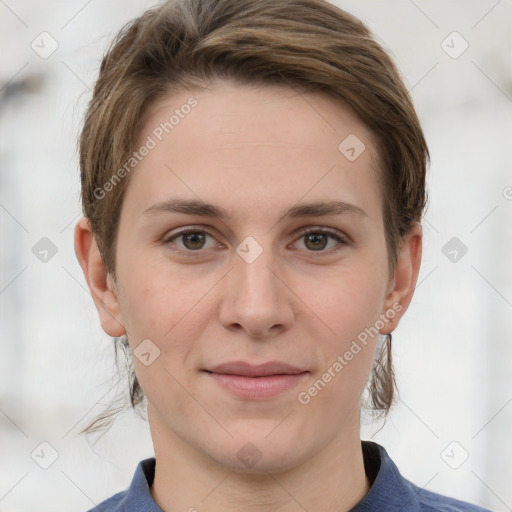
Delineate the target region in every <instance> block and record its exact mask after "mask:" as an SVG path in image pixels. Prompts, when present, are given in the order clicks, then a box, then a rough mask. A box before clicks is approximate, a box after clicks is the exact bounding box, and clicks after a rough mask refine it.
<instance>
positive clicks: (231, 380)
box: [207, 372, 309, 400]
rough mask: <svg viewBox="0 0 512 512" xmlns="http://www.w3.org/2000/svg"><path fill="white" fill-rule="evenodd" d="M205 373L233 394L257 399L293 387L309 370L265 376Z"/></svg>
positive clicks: (274, 394) (271, 395)
mask: <svg viewBox="0 0 512 512" xmlns="http://www.w3.org/2000/svg"><path fill="white" fill-rule="evenodd" d="M207 373H208V375H209V376H210V377H211V378H212V379H214V380H215V381H216V382H218V383H219V384H220V385H221V386H222V387H223V388H224V389H226V390H227V391H230V392H231V393H233V394H234V395H237V396H239V397H242V398H249V399H251V400H258V399H265V398H272V397H274V396H276V395H278V394H280V393H283V392H284V391H287V390H289V389H291V388H293V387H295V386H296V385H297V384H298V383H299V382H300V381H301V380H302V379H303V378H304V377H305V376H306V375H308V373H309V372H302V373H297V374H295V375H267V376H265V377H246V376H243V375H228V374H225V373H210V372H207Z"/></svg>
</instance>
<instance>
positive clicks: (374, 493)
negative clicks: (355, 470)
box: [353, 441, 491, 512]
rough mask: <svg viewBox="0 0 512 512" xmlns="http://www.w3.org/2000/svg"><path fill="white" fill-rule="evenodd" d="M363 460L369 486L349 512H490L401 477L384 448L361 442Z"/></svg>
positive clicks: (375, 444)
mask: <svg viewBox="0 0 512 512" xmlns="http://www.w3.org/2000/svg"><path fill="white" fill-rule="evenodd" d="M362 449H363V459H364V464H365V471H366V474H367V476H368V478H369V480H370V482H371V487H370V490H369V492H368V494H367V495H366V496H365V498H364V499H363V500H362V501H361V502H360V503H359V504H358V506H356V508H355V509H353V512H370V511H374V510H378V511H379V512H394V511H398V510H407V512H491V511H490V510H488V509H485V508H482V507H479V506H477V505H472V504H470V503H467V502H465V501H460V500H457V499H455V498H451V497H449V496H445V495H442V494H438V493H435V492H432V491H428V490H427V489H423V488H422V487H419V486H417V485H416V484H414V483H412V482H411V481H409V480H407V479H406V478H404V477H403V476H402V475H401V473H400V471H399V470H398V468H397V466H396V464H395V463H394V462H393V461H392V460H391V458H390V456H389V454H388V453H387V451H386V450H385V448H384V447H383V446H381V445H379V444H377V443H374V442H372V441H362Z"/></svg>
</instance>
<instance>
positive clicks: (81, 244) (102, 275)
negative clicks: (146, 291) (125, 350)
mask: <svg viewBox="0 0 512 512" xmlns="http://www.w3.org/2000/svg"><path fill="white" fill-rule="evenodd" d="M75 254H76V257H77V258H78V262H79V263H80V266H81V267H82V271H83V273H84V276H85V279H86V281H87V284H88V286H89V290H90V291H91V295H92V298H93V299H94V304H95V306H96V309H97V310H98V313H99V315H100V322H101V326H102V327H103V330H104V331H105V332H106V333H107V334H109V335H110V336H114V337H117V336H121V335H123V334H126V329H125V326H124V322H123V319H122V315H121V309H120V306H119V300H118V291H117V287H116V284H115V282H114V279H112V276H111V275H110V274H109V273H108V272H107V270H106V267H105V265H104V263H103V259H102V258H101V255H100V252H99V249H98V245H97V243H96V240H95V238H94V236H93V234H92V230H91V227H90V223H89V219H87V218H86V217H82V218H81V219H80V220H79V221H78V223H77V224H76V226H75Z"/></svg>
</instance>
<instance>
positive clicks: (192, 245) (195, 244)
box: [162, 228, 215, 254]
mask: <svg viewBox="0 0 512 512" xmlns="http://www.w3.org/2000/svg"><path fill="white" fill-rule="evenodd" d="M207 237H210V238H212V239H213V237H212V236H211V235H210V234H209V233H207V232H206V231H204V230H201V229H197V228H187V229H183V230H182V231H179V232H178V233H174V234H173V235H172V236H170V237H168V238H166V239H165V240H163V242H162V243H163V244H165V245H173V244H174V240H176V239H179V240H181V241H182V243H183V245H184V249H185V250H183V248H178V249H173V250H176V252H179V253H182V254H184V253H190V252H197V251H199V250H200V249H204V248H205V247H204V244H205V240H206V238H207ZM178 247H179V246H178ZM212 247H215V244H214V245H213V246H212Z"/></svg>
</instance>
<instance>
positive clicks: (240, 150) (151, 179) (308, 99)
mask: <svg viewBox="0 0 512 512" xmlns="http://www.w3.org/2000/svg"><path fill="white" fill-rule="evenodd" d="M144 145H147V146H151V149H150V150H149V151H147V152H146V153H147V154H146V155H145V156H144V157H143V158H141V160H140V161H139V162H138V163H137V166H136V168H135V169H134V171H133V175H132V176H131V183H130V186H129V187H128V191H127V197H125V201H129V199H128V196H130V198H131V199H134V200H135V201H136V202H137V204H138V209H139V210H141V209H145V208H147V207H148V206H150V204H149V203H151V204H152V203H154V202H156V201H164V200H165V199H166V198H167V197H169V196H172V197H177V196H182V197H187V198H193V199H201V200H210V199H211V201H209V202H215V203H219V202H223V203H224V204H226V203H229V204H230V205H231V206H232V207H233V209H234V210H237V207H238V206H239V207H240V208H238V210H240V211H242V210H244V209H247V207H249V206H250V205H251V204H252V206H253V207H254V208H263V209H264V208H266V207H269V208H272V207H273V205H274V204H275V205H279V208H278V209H279V211H282V210H283V202H285V203H291V202H298V201H299V200H300V199H301V198H302V197H304V199H308V200H311V201H313V200H319V199H326V195H328V196H329V198H330V199H339V200H350V201H351V202H352V203H356V204H357V203H358V202H359V203H364V204H366V207H367V208H368V206H369V205H370V204H371V203H372V202H373V203H376V204H374V205H373V208H375V210H376V211H380V191H379V188H378V184H377V178H376V172H377V165H378V164H377V162H378V158H377V152H376V146H375V144H374V136H373V134H372V133H371V132H370V130H369V129H368V128H367V127H366V126H365V125H364V123H363V122H362V121H361V120H360V119H359V118H358V117H357V116H356V115H355V114H354V113H353V112H352V111H351V110H350V109H349V108H348V107H346V106H345V105H344V104H343V103H341V102H340V101H336V100H334V99H332V98H331V97H329V96H327V95H324V94H319V93H314V94H312V93H308V94H300V93H298V92H297V91H295V90H294V89H292V88H287V87H283V86H265V87H261V86H258V87H256V86H251V85H240V84H234V83H232V82H227V81H222V82H218V83H216V84H215V85H214V86H213V87H212V88H211V89H210V90H208V91H197V90H196V91H181V92H178V93H172V94H168V95H166V96H163V97H161V98H160V99H159V100H158V101H157V102H155V103H154V104H153V105H152V106H151V107H150V109H149V110H148V113H147V115H146V119H145V122H144V125H143V128H142V130H141V133H140V136H139V139H138V143H137V148H139V147H140V148H142V147H143V146H144ZM306 196H307V197H306ZM255 201H257V203H255ZM361 207H362V206H361ZM367 208H365V209H367ZM370 209H372V208H370Z"/></svg>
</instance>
